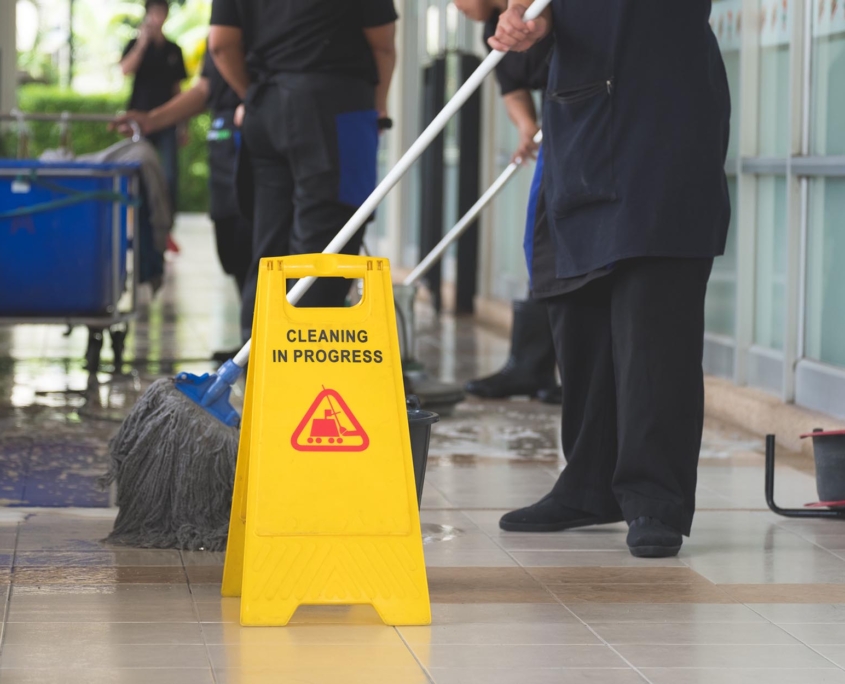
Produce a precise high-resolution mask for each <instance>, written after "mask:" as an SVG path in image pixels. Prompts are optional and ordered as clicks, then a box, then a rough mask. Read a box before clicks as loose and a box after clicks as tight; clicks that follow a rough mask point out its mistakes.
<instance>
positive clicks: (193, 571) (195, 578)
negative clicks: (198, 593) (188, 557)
mask: <svg viewBox="0 0 845 684" xmlns="http://www.w3.org/2000/svg"><path fill="white" fill-rule="evenodd" d="M185 572H186V573H187V575H188V580H189V581H190V582H191V584H193V583H195V582H196V583H197V584H220V583H221V582H222V581H223V566H222V565H186V566H185Z"/></svg>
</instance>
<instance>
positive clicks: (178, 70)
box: [123, 39, 188, 112]
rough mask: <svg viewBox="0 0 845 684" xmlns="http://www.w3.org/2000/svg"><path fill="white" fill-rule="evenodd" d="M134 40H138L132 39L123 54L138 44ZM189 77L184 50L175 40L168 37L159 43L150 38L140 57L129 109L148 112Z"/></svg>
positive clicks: (170, 95)
mask: <svg viewBox="0 0 845 684" xmlns="http://www.w3.org/2000/svg"><path fill="white" fill-rule="evenodd" d="M135 42H136V41H135V39H132V40H130V41H129V45H127V46H126V49H125V50H124V51H123V56H124V57H126V55H128V54H129V51H130V50H132V48H133V47H135ZM187 77H188V73H187V72H186V71H185V61H184V60H183V59H182V49H181V48H180V47H179V46H178V45H176V43H173V42H171V41H169V40H165V41H164V43H162V44H161V45H159V44H158V43H156V42H155V41H150V43H149V44H148V45H147V49H146V51H145V52H144V57H143V59H142V60H141V66H139V67H138V71H136V72H135V82H134V83H133V84H132V97H130V98H129V109H137V110H139V111H142V112H148V111H150V110H151V109H155V108H156V107H160V106H161V105H163V104H164V103H165V102H167V101H168V100H169V99H170V98H171V97H173V90H174V86H175V85H176V84H177V83H179V82H180V81H182V80H184V79H186V78H187Z"/></svg>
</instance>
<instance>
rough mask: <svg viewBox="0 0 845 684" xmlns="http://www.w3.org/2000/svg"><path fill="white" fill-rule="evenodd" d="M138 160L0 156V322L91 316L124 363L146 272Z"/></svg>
mask: <svg viewBox="0 0 845 684" xmlns="http://www.w3.org/2000/svg"><path fill="white" fill-rule="evenodd" d="M138 174H139V167H138V165H137V164H95V163H81V162H40V161H34V160H9V159H4V160H0V325H15V324H24V323H29V324H33V323H47V324H64V325H68V326H75V325H85V326H88V329H89V343H88V350H87V353H86V361H87V363H88V368H89V369H90V370H92V371H96V370H97V367H98V364H99V357H100V350H101V348H102V344H103V331H104V330H109V332H110V335H111V340H112V347H113V350H114V355H115V365H116V366H117V368H118V369H119V367H120V362H121V359H122V353H123V343H124V338H125V335H126V329H127V325H128V322H129V320H130V319H131V318H133V317H134V314H135V309H136V301H137V300H136V296H137V289H138V288H137V285H138V273H139V261H138V258H139V255H138V250H137V249H135V248H134V246H133V238H134V237H135V235H136V234H137V214H138V212H137V206H138V203H139V193H140V181H139V175H138Z"/></svg>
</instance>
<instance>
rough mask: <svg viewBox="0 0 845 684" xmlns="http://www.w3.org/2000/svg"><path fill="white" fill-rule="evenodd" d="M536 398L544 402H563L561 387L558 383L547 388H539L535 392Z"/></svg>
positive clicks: (558, 404) (558, 403)
mask: <svg viewBox="0 0 845 684" xmlns="http://www.w3.org/2000/svg"><path fill="white" fill-rule="evenodd" d="M537 398H538V399H539V400H540V401H542V402H543V403H544V404H556V405H557V406H560V405H561V404H562V403H563V388H562V387H561V386H560V385H555V386H554V387H551V388H549V389H541V390H539V391H538V392H537Z"/></svg>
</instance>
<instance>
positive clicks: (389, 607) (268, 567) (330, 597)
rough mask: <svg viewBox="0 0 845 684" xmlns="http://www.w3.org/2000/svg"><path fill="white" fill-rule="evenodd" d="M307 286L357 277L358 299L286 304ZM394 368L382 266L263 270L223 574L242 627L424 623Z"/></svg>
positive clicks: (266, 265) (413, 503)
mask: <svg viewBox="0 0 845 684" xmlns="http://www.w3.org/2000/svg"><path fill="white" fill-rule="evenodd" d="M307 276H315V277H326V276H340V277H346V278H357V279H362V280H363V281H364V293H363V297H362V300H361V302H360V303H359V304H357V305H356V306H353V307H350V308H343V309H340V308H335V309H305V308H296V307H294V306H292V305H291V304H289V303H288V301H287V297H286V292H287V287H286V281H287V279H293V278H304V277H307ZM400 358H401V357H400V354H399V341H398V339H397V333H396V320H395V313H394V309H393V290H392V284H391V279H390V267H389V264H388V262H387V260H386V259H373V258H368V257H356V256H344V255H328V254H318V255H305V256H296V257H285V258H280V259H278V258H277V259H263V260H262V261H261V266H260V271H259V277H258V294H257V298H256V305H255V320H254V323H253V330H252V349H251V352H250V358H249V374H248V377H247V393H246V398H245V401H244V415H243V422H242V427H241V437H240V446H239V449H238V464H237V472H236V475H235V491H234V497H233V501H232V516H231V523H230V526H229V545H228V550H227V552H226V565H225V569H224V573H223V595H224V596H240V597H241V624H242V625H284V624H287V622H288V621H289V620H290V618H291V616H292V615H293V613H294V611H296V609H297V607H299V606H300V605H321V604H323V605H328V604H332V605H334V604H371V605H372V606H373V607H374V608H375V609H376V610H377V611H378V613H379V615H380V616H381V618H382V620H384V622H385V623H387V624H390V625H427V624H429V623H430V622H431V608H430V605H429V597H428V583H427V581H426V573H425V562H424V559H423V548H422V536H421V534H420V520H419V511H418V509H417V499H416V488H415V484H414V470H413V463H412V457H411V446H410V437H409V434H408V419H407V411H406V408H405V392H404V388H403V383H402V369H401V361H400Z"/></svg>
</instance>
